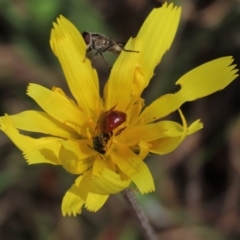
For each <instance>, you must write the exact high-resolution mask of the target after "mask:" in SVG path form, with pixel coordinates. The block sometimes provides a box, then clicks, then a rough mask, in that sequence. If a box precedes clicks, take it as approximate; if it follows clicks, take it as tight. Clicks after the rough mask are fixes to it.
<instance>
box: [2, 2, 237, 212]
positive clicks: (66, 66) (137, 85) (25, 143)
mask: <svg viewBox="0 0 240 240" xmlns="http://www.w3.org/2000/svg"><path fill="white" fill-rule="evenodd" d="M180 14H181V8H179V7H174V6H173V4H169V5H168V4H164V5H163V6H162V7H161V8H158V9H154V10H153V11H152V12H151V13H150V15H149V16H148V18H147V19H146V21H145V22H144V24H143V26H142V28H141V29H140V31H139V33H138V35H137V37H136V38H135V39H132V38H131V39H129V41H128V43H127V45H126V49H131V50H135V51H138V52H139V53H136V52H124V51H123V52H122V53H121V54H120V56H119V57H118V59H117V61H116V63H115V64H114V66H113V68H112V70H111V73H110V77H109V80H108V82H107V84H106V86H105V89H104V93H103V98H101V96H100V95H99V82H98V76H97V72H96V70H95V69H93V68H92V66H91V62H90V61H89V60H88V59H85V54H86V44H85V42H84V40H83V38H82V36H81V34H80V33H79V32H78V30H77V29H76V28H75V26H74V25H73V24H72V23H71V22H69V21H68V20H67V19H66V18H64V17H63V16H60V17H59V18H58V19H57V23H53V25H54V28H53V29H52V32H51V39H50V44H51V48H52V51H53V52H54V54H55V55H56V56H57V58H58V60H59V62H60V64H61V66H62V69H63V72H64V75H65V77H66V79H67V82H68V86H69V88H70V90H71V92H72V95H73V97H74V100H72V99H70V98H69V97H68V96H66V95H65V94H64V93H63V91H62V90H61V89H59V88H56V87H54V88H53V89H52V90H49V89H47V88H45V87H42V86H40V85H37V84H33V83H31V84H29V87H28V89H27V94H28V95H29V96H30V97H31V98H32V99H34V100H35V101H36V102H37V104H38V105H39V106H40V107H41V108H42V109H43V111H33V110H32V111H25V112H21V113H19V114H16V115H12V116H8V115H5V116H3V117H1V118H0V128H1V130H2V131H3V132H4V133H5V134H6V135H8V137H9V138H10V139H11V140H12V141H13V142H14V143H15V144H16V146H17V147H18V148H19V149H20V150H21V151H22V152H23V156H24V158H25V159H26V161H27V162H28V163H29V164H36V163H50V164H55V165H62V166H63V167H64V168H65V169H66V170H67V171H68V172H70V173H72V174H76V175H78V177H77V179H76V181H75V183H74V184H73V185H72V187H71V188H70V189H69V190H68V191H67V193H66V195H65V196H64V198H63V203H62V212H63V215H76V214H78V213H80V212H81V209H82V207H83V205H85V207H86V208H87V209H88V210H89V211H94V212H95V211H97V210H98V209H100V208H101V207H102V205H103V204H104V203H105V202H106V200H107V199H108V197H109V195H110V194H114V193H118V192H120V191H122V190H124V189H125V188H127V187H128V186H129V185H130V184H131V183H134V184H135V185H136V186H137V188H138V189H139V191H140V192H141V193H143V194H144V193H148V192H152V191H154V182H153V178H152V175H151V173H150V171H149V169H148V167H147V165H146V164H145V163H144V161H143V159H144V158H145V157H146V156H147V155H148V154H149V153H154V154H160V155H161V154H166V153H169V152H171V151H173V150H174V149H175V148H176V147H177V146H178V145H179V144H180V143H181V142H182V141H183V140H184V138H185V137H186V136H187V135H190V134H192V133H194V132H196V131H198V130H199V129H201V128H202V123H201V122H200V120H196V121H195V122H194V123H192V124H191V125H190V126H188V125H187V123H186V120H185V118H184V116H183V114H182V112H181V111H180V109H179V108H180V106H181V105H182V104H183V103H185V102H188V101H193V100H196V99H198V98H201V97H204V96H207V95H209V94H212V93H213V92H216V91H219V90H221V89H223V88H225V87H226V86H227V85H228V84H230V83H231V82H232V81H233V80H234V79H235V78H236V77H237V74H236V73H237V69H235V65H231V64H232V62H233V58H232V57H223V58H219V59H216V60H213V61H211V62H208V63H205V64H203V65H201V66H199V67H197V68H195V69H193V70H192V71H190V72H188V73H186V74H185V75H184V76H182V77H181V78H180V79H179V80H178V81H177V82H176V84H179V85H180V86H181V89H180V90H179V91H178V92H177V93H175V94H166V95H164V96H161V97H160V98H158V99H156V100H155V101H154V102H153V103H152V104H150V105H149V106H147V107H144V100H143V99H142V98H141V93H142V91H143V90H144V89H145V88H146V87H147V86H148V83H149V81H150V79H151V78H152V76H153V74H154V68H155V67H156V65H157V64H158V63H159V62H160V61H161V58H162V56H163V55H164V53H165V52H166V51H167V50H168V49H169V48H170V46H171V44H172V41H173V39H174V36H175V34H176V31H177V27H178V24H179V19H180ZM177 110H178V111H179V114H180V116H181V119H182V125H181V124H179V123H176V122H173V121H167V120H164V121H159V120H160V119H161V118H163V117H165V116H167V115H169V114H170V113H172V112H173V111H177ZM111 111H118V112H121V113H125V114H126V121H123V122H122V123H121V124H120V125H119V126H118V127H117V128H116V129H113V131H111V134H108V135H107V137H108V139H107V140H106V139H105V140H106V144H107V145H106V149H105V150H104V152H103V153H102V154H100V152H99V151H98V150H97V148H96V146H94V140H96V129H97V128H99V127H100V132H98V133H97V134H100V133H101V126H99V124H100V123H99V122H98V120H99V118H102V117H103V116H104V114H108V113H110V112H111ZM102 127H103V126H102ZM17 129H19V130H25V131H29V132H38V133H43V134H45V137H41V138H38V139H35V138H32V137H29V136H25V135H22V134H21V133H19V131H18V130H17Z"/></svg>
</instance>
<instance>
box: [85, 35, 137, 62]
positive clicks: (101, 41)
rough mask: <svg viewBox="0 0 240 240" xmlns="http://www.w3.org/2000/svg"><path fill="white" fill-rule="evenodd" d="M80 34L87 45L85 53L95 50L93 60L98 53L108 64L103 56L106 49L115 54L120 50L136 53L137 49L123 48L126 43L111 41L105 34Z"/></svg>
mask: <svg viewBox="0 0 240 240" xmlns="http://www.w3.org/2000/svg"><path fill="white" fill-rule="evenodd" d="M82 36H83V39H84V41H85V43H86V45H87V53H88V52H91V51H96V53H95V55H94V57H93V59H92V60H94V59H95V58H96V57H97V55H98V54H99V55H100V56H101V57H102V59H103V61H104V62H105V63H106V65H107V66H108V64H107V62H106V61H105V59H104V57H103V53H104V52H106V51H108V52H112V53H116V54H119V53H121V51H125V52H136V53H138V51H134V50H128V49H125V48H124V46H125V44H126V43H124V42H117V41H113V40H111V39H110V38H108V37H107V36H104V35H102V34H99V33H90V32H83V33H82Z"/></svg>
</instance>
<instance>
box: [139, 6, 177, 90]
mask: <svg viewBox="0 0 240 240" xmlns="http://www.w3.org/2000/svg"><path fill="white" fill-rule="evenodd" d="M180 15H181V8H178V7H174V5H173V4H172V3H171V4H170V5H168V4H167V3H165V4H164V5H163V6H162V7H161V8H155V9H154V10H153V11H152V12H151V13H150V14H149V16H148V17H147V19H146V20H145V22H144V24H143V25H142V27H141V29H140V31H139V33H138V35H137V38H139V39H141V43H142V49H141V52H140V56H141V59H140V62H139V63H140V66H141V70H142V71H143V75H144V77H145V80H146V81H145V84H144V85H143V86H142V89H143V88H145V87H146V86H147V85H148V83H149V81H150V79H151V78H152V76H153V71H154V68H155V67H156V65H157V64H158V63H159V62H160V61H161V59H162V56H163V55H164V53H165V52H166V51H167V50H168V49H169V48H170V47H171V44H172V42H173V39H174V37H175V34H176V31H177V28H178V24H179V20H180Z"/></svg>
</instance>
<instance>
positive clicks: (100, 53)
mask: <svg viewBox="0 0 240 240" xmlns="http://www.w3.org/2000/svg"><path fill="white" fill-rule="evenodd" d="M97 53H98V54H99V55H100V56H101V57H102V59H103V61H104V62H105V64H106V65H107V67H108V63H107V62H106V60H105V59H104V57H103V54H102V52H100V51H99V52H97ZM96 55H97V54H95V56H96Z"/></svg>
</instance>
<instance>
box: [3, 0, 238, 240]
mask: <svg viewBox="0 0 240 240" xmlns="http://www.w3.org/2000/svg"><path fill="white" fill-rule="evenodd" d="M174 2H175V3H176V4H177V5H180V6H182V7H183V13H182V18H181V24H180V28H179V30H178V33H177V36H176V39H175V41H174V43H173V46H172V47H171V49H170V51H169V52H168V53H167V54H166V55H165V56H164V58H163V61H162V62H161V64H160V65H159V66H158V67H157V68H156V71H155V72H156V75H155V76H154V78H153V79H152V81H151V84H150V86H149V87H148V89H147V90H146V91H145V92H144V97H145V98H146V102H147V103H150V102H151V101H153V100H154V99H155V98H157V97H158V96H160V95H162V94H164V93H168V92H174V91H176V90H177V88H176V86H175V82H176V81H177V79H178V78H180V77H181V75H183V74H184V73H186V72H187V71H189V70H191V69H192V68H194V67H197V66H198V65H200V64H202V63H205V62H207V61H210V60H213V59H215V58H219V57H222V56H229V55H232V56H234V58H235V63H236V64H237V65H238V67H240V1H239V0H235V1H234V0H215V1H214V0H195V1H193V0H192V1H191V0H183V1H174ZM162 3H163V1H160V0H159V1H156V0H151V1H149V0H121V1H120V0H116V1H107V0H98V1H94V0H91V1H83V0H59V1H57V0H51V1H49V0H41V1H37V0H28V1H24V0H18V1H13V0H0V99H1V104H0V111H1V112H0V113H1V115H3V114H4V113H8V114H15V113H18V112H20V111H23V110H27V109H36V108H38V106H37V105H36V104H35V103H34V102H33V101H32V100H31V99H30V98H29V97H27V95H26V88H27V85H28V83H30V82H33V83H38V84H41V85H43V86H45V87H48V88H51V87H52V86H58V87H61V88H63V89H64V91H65V92H66V93H67V94H70V93H69V90H68V88H67V84H66V82H65V80H64V76H63V73H62V71H61V68H60V65H59V63H58V61H57V59H56V58H55V56H54V55H53V53H52V52H51V49H50V46H49V37H50V29H51V27H52V22H53V21H55V19H56V17H57V16H59V14H62V15H64V16H65V17H67V18H68V19H69V20H70V21H72V22H73V23H74V24H75V25H76V26H77V27H78V28H79V30H81V31H84V30H87V31H92V32H100V33H103V34H105V35H107V36H109V37H111V38H112V39H115V40H118V41H126V40H127V39H128V38H129V37H131V36H133V37H134V36H136V34H137V32H138V30H139V28H140V26H141V24H142V23H143V21H144V19H145V18H146V16H147V15H148V14H149V12H150V11H151V10H152V9H153V8H154V7H158V6H161V4H162ZM159 41H161V39H159ZM156 44H158V43H157V42H156ZM116 57H117V56H116V55H114V54H111V53H109V54H108V53H107V54H105V58H106V60H107V62H108V63H109V65H112V64H113V62H114V61H115V59H116ZM93 65H94V66H95V67H96V69H97V70H98V74H99V78H100V81H101V87H103V86H104V84H105V82H106V81H107V78H108V74H109V72H108V68H107V67H106V65H105V64H104V62H103V61H102V59H101V58H97V59H96V60H94V62H93ZM182 110H183V112H184V113H185V115H186V117H187V120H188V123H191V122H193V121H194V120H196V119H199V118H200V119H201V120H202V121H203V123H204V129H203V130H201V131H200V132H198V133H196V134H194V135H192V136H190V137H188V138H187V139H186V140H185V141H184V142H183V143H182V144H181V145H180V147H179V148H178V149H177V150H176V151H174V152H173V153H171V154H168V155H165V156H149V157H148V158H147V160H146V162H147V164H148V166H149V168H150V169H151V172H152V174H153V176H154V179H155V184H156V192H154V193H152V194H148V195H144V196H141V195H137V198H138V201H139V203H140V204H141V206H142V207H143V209H144V210H145V212H146V214H147V215H148V216H149V219H150V221H151V223H152V225H153V227H154V229H155V231H156V232H157V234H158V237H159V239H163V240H178V239H181V240H182V239H184V240H205V239H206V240H208V239H211V240H212V239H215V240H218V239H219V240H229V239H230V240H234V239H240V115H239V113H240V79H239V78H238V79H237V80H236V81H234V82H233V83H232V84H231V85H230V86H229V87H227V88H226V89H224V90H223V91H221V92H217V93H215V94H213V95H211V96H209V97H207V98H204V99H200V100H198V101H196V102H191V103H187V104H185V105H184V106H183V107H182ZM63 114H64V110H63ZM170 118H171V119H174V120H177V121H180V119H179V116H178V114H173V115H171V116H170ZM0 147H1V151H0V154H1V161H0V171H1V172H0V239H1V240H2V239H3V240H43V239H44V240H86V239H89V240H91V239H97V240H103V239H104V240H115V239H118V240H135V239H136V240H138V239H139V240H141V239H143V236H142V234H141V231H140V230H139V227H138V226H137V224H136V221H135V219H134V218H133V217H132V215H131V212H130V211H129V209H128V207H127V206H126V204H125V202H124V201H123V199H122V196H121V194H118V195H114V196H111V197H110V199H109V200H108V201H107V203H106V204H105V205H104V207H103V208H102V209H101V210H99V211H98V212H97V213H90V212H88V211H87V210H84V211H83V213H82V214H81V215H80V216H77V217H62V215H61V208H60V206H61V201H62V198H63V196H64V194H65V192H66V191H67V190H68V188H69V187H70V186H71V184H72V183H73V181H74V179H75V177H74V176H72V175H70V174H69V173H67V172H65V171H64V170H63V169H62V168H61V167H56V166H51V165H44V164H42V165H32V166H28V165H27V164H26V162H25V161H24V159H23V157H22V155H21V152H20V151H19V150H18V149H17V148H16V147H15V146H14V145H13V144H12V143H11V142H10V140H9V139H8V138H7V137H6V136H5V135H4V134H2V133H1V134H0Z"/></svg>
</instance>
